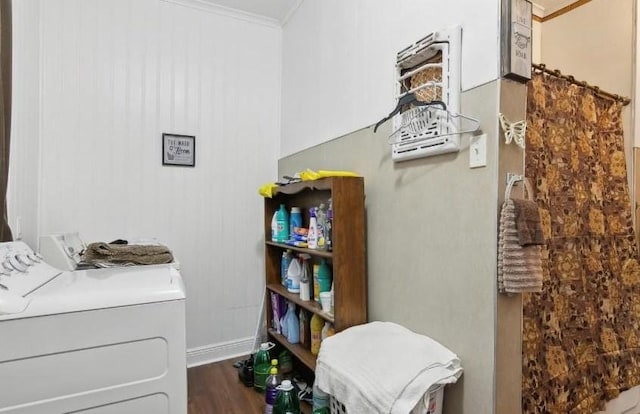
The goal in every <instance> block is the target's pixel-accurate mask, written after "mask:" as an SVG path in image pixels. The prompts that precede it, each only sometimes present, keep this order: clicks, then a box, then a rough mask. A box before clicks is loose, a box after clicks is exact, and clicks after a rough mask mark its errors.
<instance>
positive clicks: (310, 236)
mask: <svg viewBox="0 0 640 414" xmlns="http://www.w3.org/2000/svg"><path fill="white" fill-rule="evenodd" d="M307 247H308V248H310V249H317V248H318V222H317V220H316V209H315V207H312V208H310V209H309V231H308V232H307Z"/></svg>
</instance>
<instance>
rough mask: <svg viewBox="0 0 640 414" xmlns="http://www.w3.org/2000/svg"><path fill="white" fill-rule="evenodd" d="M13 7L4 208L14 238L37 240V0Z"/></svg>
mask: <svg viewBox="0 0 640 414" xmlns="http://www.w3.org/2000/svg"><path fill="white" fill-rule="evenodd" d="M12 7H13V10H12V11H13V91H12V94H13V95H12V100H13V103H12V105H13V110H12V114H11V115H12V117H11V134H12V136H11V152H10V160H9V188H8V190H7V208H8V212H9V224H10V226H11V229H12V231H13V237H14V238H15V239H23V240H24V241H25V242H27V243H29V245H31V246H35V245H36V243H37V240H38V220H37V217H38V177H39V175H40V145H39V142H40V141H39V140H40V30H39V27H40V0H20V1H15V2H13V3H12Z"/></svg>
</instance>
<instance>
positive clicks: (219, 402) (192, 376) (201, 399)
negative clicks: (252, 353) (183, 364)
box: [187, 357, 264, 414]
mask: <svg viewBox="0 0 640 414" xmlns="http://www.w3.org/2000/svg"><path fill="white" fill-rule="evenodd" d="M242 359H245V357H243V358H236V359H231V360H227V361H222V362H216V363H214V364H208V365H202V366H199V367H194V368H189V370H188V371H187V383H188V387H189V392H188V395H189V414H263V413H264V394H259V393H257V392H255V391H254V390H253V388H248V387H245V386H244V385H243V384H242V383H241V382H240V381H239V380H238V371H237V370H236V368H234V367H233V363H234V362H236V361H238V360H242Z"/></svg>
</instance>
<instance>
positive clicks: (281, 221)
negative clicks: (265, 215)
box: [276, 204, 289, 243]
mask: <svg viewBox="0 0 640 414" xmlns="http://www.w3.org/2000/svg"><path fill="white" fill-rule="evenodd" d="M287 240H289V213H287V208H286V207H285V205H284V204H280V209H279V210H278V211H277V212H276V241H277V242H278V243H285V242H286V241H287Z"/></svg>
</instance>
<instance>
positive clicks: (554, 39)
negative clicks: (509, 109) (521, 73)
mask: <svg viewBox="0 0 640 414" xmlns="http://www.w3.org/2000/svg"><path fill="white" fill-rule="evenodd" d="M634 3H635V2H634V1H633V0H593V1H590V2H588V3H585V4H583V5H581V6H580V7H578V8H576V9H573V10H571V11H570V12H568V13H565V14H563V15H560V16H558V17H555V18H553V19H550V20H547V21H544V22H543V23H542V30H541V36H542V49H541V52H542V59H541V63H545V64H546V65H547V67H548V68H550V69H559V70H560V71H562V73H564V74H566V75H572V76H574V77H575V78H576V79H578V80H581V81H586V82H588V83H590V84H592V85H595V86H599V87H600V88H601V89H602V90H605V91H607V92H611V93H615V94H618V95H623V96H627V97H633V95H634V92H633V90H634V89H633V81H634V73H635V72H634V57H633V56H634V52H633V49H634V42H635V38H634V28H633V27H634ZM623 116H624V128H625V138H626V143H627V165H629V166H631V165H632V164H631V148H632V147H633V146H634V141H635V145H636V146H637V145H640V144H639V143H638V141H637V139H634V134H633V129H632V113H631V106H627V107H626V108H625V110H624V112H623Z"/></svg>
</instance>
